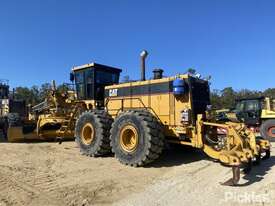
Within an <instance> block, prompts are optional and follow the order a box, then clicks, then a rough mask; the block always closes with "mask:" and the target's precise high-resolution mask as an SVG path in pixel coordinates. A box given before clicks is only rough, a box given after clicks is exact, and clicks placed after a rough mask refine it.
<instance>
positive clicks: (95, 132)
mask: <svg viewBox="0 0 275 206" xmlns="http://www.w3.org/2000/svg"><path fill="white" fill-rule="evenodd" d="M146 56H147V52H146V51H143V52H142V53H141V79H140V80H139V81H131V82H127V83H119V75H120V72H121V70H120V69H117V68H112V67H108V66H104V65H99V64H96V63H91V64H86V65H83V66H78V67H74V68H73V69H72V73H71V80H74V81H75V85H76V96H77V100H78V101H80V102H83V103H84V104H85V105H86V110H85V111H83V112H82V113H81V114H80V115H79V116H78V117H77V118H76V123H75V128H73V129H74V131H75V138H76V142H77V144H78V145H79V148H80V152H81V153H82V154H83V155H87V156H93V157H95V156H101V155H105V154H107V153H109V152H110V151H112V152H113V153H114V154H115V157H116V158H117V159H118V160H119V161H120V162H121V163H122V164H125V165H129V166H134V167H136V166H143V165H145V164H148V163H151V162H153V161H154V160H156V159H157V158H158V157H159V156H160V154H161V153H162V150H163V147H164V143H165V142H168V143H176V144H181V145H188V146H191V147H194V148H199V149H201V150H202V151H204V152H205V153H206V154H207V155H208V156H209V157H211V158H213V159H216V160H219V161H220V162H221V163H222V164H224V165H228V166H231V167H232V169H233V178H231V179H230V180H228V181H227V182H225V183H224V184H226V185H236V184H237V183H238V181H239V178H240V167H242V166H244V167H245V169H246V171H248V169H249V168H250V166H251V162H252V160H256V161H257V162H259V161H260V159H261V157H263V156H265V157H264V158H268V157H269V156H270V143H269V142H268V141H267V140H264V139H256V137H255V136H254V134H253V132H251V131H250V130H248V129H247V128H246V126H245V125H244V124H242V123H234V122H230V121H226V122H217V121H216V120H215V117H212V116H215V115H211V111H210V110H209V106H208V105H210V98H209V96H210V89H209V84H208V81H206V80H203V79H201V78H200V77H199V76H198V75H197V76H194V75H190V74H183V75H176V76H171V77H163V75H162V73H163V70H161V69H155V70H154V78H152V79H148V80H146V79H145V58H146ZM220 130H223V131H225V132H223V133H220V132H219V131H220ZM183 158H184V157H183Z"/></svg>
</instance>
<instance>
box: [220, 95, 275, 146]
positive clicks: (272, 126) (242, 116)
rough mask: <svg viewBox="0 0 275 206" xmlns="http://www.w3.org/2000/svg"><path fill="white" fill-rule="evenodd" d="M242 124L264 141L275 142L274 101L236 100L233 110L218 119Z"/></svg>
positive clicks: (263, 98)
mask: <svg viewBox="0 0 275 206" xmlns="http://www.w3.org/2000/svg"><path fill="white" fill-rule="evenodd" d="M221 116H223V117H224V118H229V119H236V120H237V121H240V122H243V123H244V124H245V125H246V126H247V127H248V128H250V129H251V130H252V131H254V132H256V133H259V132H260V135H261V136H262V137H264V138H265V139H269V140H271V141H273V140H275V100H273V99H270V98H268V97H255V98H243V99H237V100H236V106H235V108H234V109H231V110H227V111H223V112H222V114H220V117H221Z"/></svg>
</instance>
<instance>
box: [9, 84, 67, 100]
mask: <svg viewBox="0 0 275 206" xmlns="http://www.w3.org/2000/svg"><path fill="white" fill-rule="evenodd" d="M51 89H52V85H51V84H50V83H44V84H42V85H41V86H32V87H21V86H20V87H16V88H14V90H13V92H12V94H11V95H12V96H13V98H14V99H18V100H25V101H26V104H27V105H28V104H31V105H36V104H38V103H40V102H42V101H44V100H45V98H46V97H47V95H49V92H50V91H51ZM66 90H68V85H66V84H61V85H58V86H57V91H59V92H62V91H66Z"/></svg>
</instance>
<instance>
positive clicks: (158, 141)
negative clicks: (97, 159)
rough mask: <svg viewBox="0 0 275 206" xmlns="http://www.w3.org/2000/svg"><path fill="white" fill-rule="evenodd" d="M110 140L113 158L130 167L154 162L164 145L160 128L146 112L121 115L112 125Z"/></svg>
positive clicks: (128, 112)
mask: <svg viewBox="0 0 275 206" xmlns="http://www.w3.org/2000/svg"><path fill="white" fill-rule="evenodd" d="M110 139H111V147H112V152H114V153H115V157H116V158H117V159H118V160H119V161H120V162H121V163H123V164H126V165H130V166H142V165H145V164H147V163H150V162H152V161H154V160H156V159H157V158H158V157H159V156H160V154H161V152H162V149H163V145H164V142H163V141H164V135H163V131H162V127H161V125H160V123H159V122H158V120H157V119H156V118H155V117H154V116H153V115H152V114H151V113H150V112H148V111H126V112H123V113H121V114H120V115H119V116H118V117H117V118H116V119H115V121H114V123H113V125H112V129H111V136H110Z"/></svg>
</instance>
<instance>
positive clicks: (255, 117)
mask: <svg viewBox="0 0 275 206" xmlns="http://www.w3.org/2000/svg"><path fill="white" fill-rule="evenodd" d="M263 100H264V97H258V98H246V99H239V100H237V101H236V108H235V113H236V116H237V118H238V119H239V120H240V121H242V122H244V123H245V124H247V125H253V126H255V125H258V124H260V118H261V111H262V102H263Z"/></svg>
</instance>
